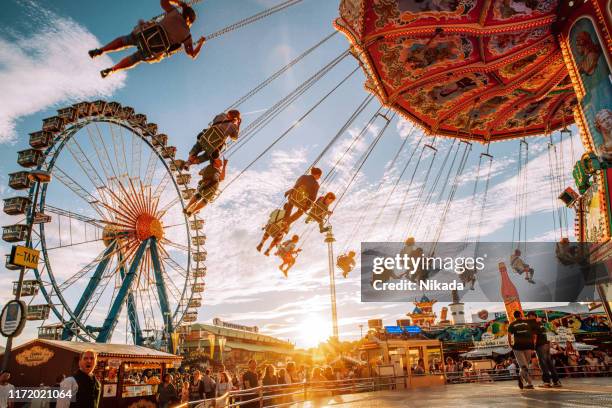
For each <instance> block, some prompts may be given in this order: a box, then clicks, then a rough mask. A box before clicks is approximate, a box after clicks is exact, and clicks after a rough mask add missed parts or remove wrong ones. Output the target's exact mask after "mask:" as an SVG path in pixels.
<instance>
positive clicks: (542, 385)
mask: <svg viewBox="0 0 612 408" xmlns="http://www.w3.org/2000/svg"><path fill="white" fill-rule="evenodd" d="M538 387H540V388H550V387H552V385H551V384H550V383H542V384H540V385H538Z"/></svg>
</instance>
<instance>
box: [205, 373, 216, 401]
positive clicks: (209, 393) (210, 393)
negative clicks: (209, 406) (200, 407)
mask: <svg viewBox="0 0 612 408" xmlns="http://www.w3.org/2000/svg"><path fill="white" fill-rule="evenodd" d="M202 382H203V383H204V397H205V398H206V399H209V398H215V389H216V387H217V384H216V383H215V380H213V379H212V377H211V376H210V368H207V369H206V371H204V377H203V378H202Z"/></svg>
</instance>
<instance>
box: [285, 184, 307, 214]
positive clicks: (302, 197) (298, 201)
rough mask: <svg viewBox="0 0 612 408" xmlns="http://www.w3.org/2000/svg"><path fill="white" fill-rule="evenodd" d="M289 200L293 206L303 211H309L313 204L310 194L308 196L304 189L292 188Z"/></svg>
mask: <svg viewBox="0 0 612 408" xmlns="http://www.w3.org/2000/svg"><path fill="white" fill-rule="evenodd" d="M287 199H288V200H289V202H290V203H291V204H293V205H294V206H296V207H297V208H299V209H300V210H303V211H307V210H308V209H309V208H310V207H311V206H312V204H313V203H312V200H310V198H309V197H308V194H306V191H305V190H304V188H302V187H298V188H292V189H291V190H289V194H288V197H287Z"/></svg>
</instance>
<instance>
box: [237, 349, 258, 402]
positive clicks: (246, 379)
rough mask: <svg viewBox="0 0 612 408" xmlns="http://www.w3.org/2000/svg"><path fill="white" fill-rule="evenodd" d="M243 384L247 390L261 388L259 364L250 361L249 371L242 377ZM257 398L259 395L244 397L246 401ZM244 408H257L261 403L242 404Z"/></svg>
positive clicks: (253, 394) (251, 394)
mask: <svg viewBox="0 0 612 408" xmlns="http://www.w3.org/2000/svg"><path fill="white" fill-rule="evenodd" d="M242 384H243V387H244V389H245V390H248V389H251V388H256V387H259V375H258V374H257V362H256V361H255V360H253V359H251V360H249V369H248V370H247V371H246V372H245V373H244V374H243V375H242ZM255 398H257V393H256V392H255V393H249V394H245V395H244V399H245V401H248V400H252V399H255ZM241 407H243V408H257V407H259V401H251V402H248V403H246V404H242V405H241Z"/></svg>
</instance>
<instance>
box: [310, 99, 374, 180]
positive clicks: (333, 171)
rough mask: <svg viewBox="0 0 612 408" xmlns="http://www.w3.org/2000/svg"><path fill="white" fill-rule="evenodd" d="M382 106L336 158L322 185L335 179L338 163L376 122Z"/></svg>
mask: <svg viewBox="0 0 612 408" xmlns="http://www.w3.org/2000/svg"><path fill="white" fill-rule="evenodd" d="M382 108H383V107H382V106H380V107H379V108H378V110H377V111H376V112H375V113H374V114H373V115H372V117H371V118H370V120H369V121H368V123H366V124H365V126H364V127H363V128H362V129H361V131H360V132H359V133H358V134H356V135H355V137H353V140H352V141H351V143H350V145H349V146H348V147H347V148H346V150H345V151H344V152H343V153H342V156H340V157H339V158H338V160H336V163H334V165H333V166H332V168H331V170H330V171H329V172H328V173H327V174H326V175H325V177H323V180H322V181H321V185H323V184H329V183H331V182H332V181H333V179H334V178H335V176H336V174H337V171H336V169H337V167H338V165H339V164H340V162H341V161H342V160H344V157H345V156H346V155H347V154H348V153H349V152H350V151H351V150H352V149H353V146H354V145H355V143H357V141H358V140H359V139H360V138H361V137H362V136H363V135H364V134H365V132H367V130H368V129H369V128H370V126H372V125H373V124H374V121H375V120H376V118H377V117H378V114H379V113H380V111H381V110H382Z"/></svg>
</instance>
